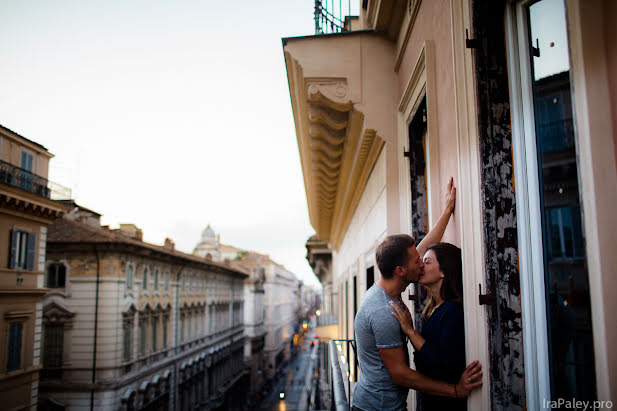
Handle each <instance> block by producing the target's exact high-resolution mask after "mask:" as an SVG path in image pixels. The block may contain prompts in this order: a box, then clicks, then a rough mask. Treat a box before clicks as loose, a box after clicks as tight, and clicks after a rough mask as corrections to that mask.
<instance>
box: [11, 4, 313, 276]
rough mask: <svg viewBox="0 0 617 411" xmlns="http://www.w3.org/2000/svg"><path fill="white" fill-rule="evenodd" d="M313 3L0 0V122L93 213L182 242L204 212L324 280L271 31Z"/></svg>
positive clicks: (187, 247)
mask: <svg viewBox="0 0 617 411" xmlns="http://www.w3.org/2000/svg"><path fill="white" fill-rule="evenodd" d="M313 8H314V2H313V0H264V1H255V0H245V1H231V0H227V1H213V0H202V1H197V0H173V1H170V0H169V1H161V0H148V1H142V0H129V1H127V0H121V1H117V0H106V1H82V0H74V1H69V0H54V1H53V2H51V1H48V0H0V56H1V60H2V64H1V65H0V124H2V125H3V126H4V127H7V128H9V129H11V130H13V131H15V132H17V133H18V134H20V135H22V136H24V137H26V138H28V139H30V140H33V141H36V142H37V143H39V144H42V145H43V146H45V147H46V148H47V149H48V150H49V151H50V152H51V153H52V154H54V156H55V157H54V158H53V159H52V160H51V162H50V171H49V179H50V180H51V181H53V182H55V183H58V184H61V185H63V186H65V187H68V188H70V189H71V190H72V197H73V199H74V200H75V201H76V202H77V203H78V204H79V205H81V206H84V207H86V208H89V209H91V210H94V211H96V212H98V213H101V214H102V215H103V216H102V224H104V225H110V226H111V228H117V227H118V225H119V224H120V223H134V224H135V225H137V226H138V227H139V228H141V229H142V230H143V233H144V240H145V241H147V242H150V243H154V244H163V243H164V241H165V238H166V237H170V238H172V239H173V240H174V241H175V243H176V249H178V250H180V251H184V252H188V253H190V252H192V250H193V248H194V247H195V245H196V244H197V242H198V241H199V240H200V236H201V231H202V230H203V229H204V228H205V227H206V226H207V225H208V224H211V225H212V227H213V229H214V230H215V231H216V232H217V233H219V234H220V239H221V242H222V243H224V244H229V245H233V246H235V247H238V248H243V249H248V250H254V251H257V252H261V253H265V254H269V255H270V256H271V257H272V258H273V259H274V260H275V261H277V262H279V263H281V264H284V265H285V266H286V267H287V268H288V269H289V270H290V271H292V272H294V273H295V274H296V275H298V277H299V278H301V279H303V280H304V281H306V282H307V283H310V284H318V281H317V279H316V277H315V276H314V274H313V273H312V270H311V268H310V266H309V265H308V263H307V261H306V258H305V256H306V248H305V242H306V240H307V239H308V237H309V236H311V235H312V234H314V230H313V228H312V227H311V225H310V222H309V219H308V211H307V205H306V194H305V190H304V183H303V178H302V170H301V167H300V159H299V154H298V146H297V140H296V134H295V126H294V122H293V113H292V109H291V102H290V97H289V89H288V85H287V75H286V71H285V61H284V55H283V49H282V43H281V38H282V37H293V36H302V35H311V34H313V33H314V21H313Z"/></svg>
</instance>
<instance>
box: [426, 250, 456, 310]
mask: <svg viewBox="0 0 617 411" xmlns="http://www.w3.org/2000/svg"><path fill="white" fill-rule="evenodd" d="M428 250H433V252H434V253H435V258H436V259H437V262H438V263H439V271H441V272H442V273H443V275H444V278H443V282H442V283H441V292H440V294H441V298H442V300H444V301H457V302H463V261H462V257H461V249H460V248H458V247H457V246H455V245H454V244H450V243H437V244H433V245H432V246H430V247H428V248H427V249H426V251H427V252H428ZM434 306H435V299H434V298H433V296H432V295H429V301H428V303H427V305H426V307H425V309H424V311H423V312H422V314H423V315H424V316H427V315H426V313H428V312H431V311H432V308H433V307H434ZM428 316H430V315H428Z"/></svg>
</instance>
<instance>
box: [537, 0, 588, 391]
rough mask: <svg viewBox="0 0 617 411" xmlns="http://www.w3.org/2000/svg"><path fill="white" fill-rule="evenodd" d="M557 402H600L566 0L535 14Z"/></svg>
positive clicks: (550, 1)
mask: <svg viewBox="0 0 617 411" xmlns="http://www.w3.org/2000/svg"><path fill="white" fill-rule="evenodd" d="M529 35H530V39H531V44H530V45H529V58H530V60H531V66H532V70H533V78H534V83H533V97H534V114H535V130H536V141H537V152H538V170H539V173H540V175H539V181H540V184H541V189H540V193H539V195H540V200H541V207H542V208H543V212H542V216H543V221H542V226H543V227H542V230H543V238H544V250H545V253H544V266H545V273H544V275H545V284H546V301H547V304H546V305H547V324H548V341H549V357H550V358H549V360H550V378H551V395H552V397H553V399H558V398H564V399H571V398H576V399H577V400H595V398H596V389H595V369H594V353H593V339H592V330H591V310H590V299H589V281H588V275H587V269H586V264H585V254H584V250H583V242H584V238H583V227H582V223H581V221H582V218H581V208H580V192H579V187H578V166H577V159H576V136H575V130H574V126H573V125H574V121H573V112H572V95H571V87H570V67H569V56H568V37H567V31H566V20H565V7H564V2H563V0H542V1H539V2H536V3H534V4H533V5H531V6H530V7H529Z"/></svg>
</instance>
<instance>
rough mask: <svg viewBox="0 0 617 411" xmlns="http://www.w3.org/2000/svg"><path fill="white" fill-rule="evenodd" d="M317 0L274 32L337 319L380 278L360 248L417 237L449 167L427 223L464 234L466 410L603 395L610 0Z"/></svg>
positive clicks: (608, 367) (610, 240) (611, 190)
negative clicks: (303, 20)
mask: <svg viewBox="0 0 617 411" xmlns="http://www.w3.org/2000/svg"><path fill="white" fill-rule="evenodd" d="M334 3H336V2H322V1H319V0H317V1H316V3H315V4H316V7H315V21H316V35H314V36H304V37H296V38H285V39H283V49H284V55H285V63H286V69H287V78H288V82H289V89H290V94H291V104H292V107H293V112H294V121H295V126H296V133H297V138H298V145H299V151H300V158H301V162H302V167H303V173H304V182H305V185H306V192H307V198H308V205H309V214H310V219H311V223H312V225H313V227H314V228H315V231H316V237H314V238H311V239H310V240H309V242H308V243H307V247H308V248H309V256H308V257H309V261H311V265H313V266H314V268H315V271H316V274H317V275H318V276H319V277H320V278H321V279H322V281H323V282H324V307H326V308H325V310H326V312H331V313H337V314H338V337H339V338H342V339H353V335H354V330H353V319H354V315H355V312H356V310H357V308H358V307H359V304H360V301H361V299H362V297H363V295H364V293H365V291H366V290H367V288H368V287H370V285H371V284H372V283H374V282H375V281H377V280H378V279H379V276H380V273H379V270H378V268H377V267H376V266H375V257H374V254H375V248H376V246H377V245H378V244H379V242H380V241H381V240H383V238H384V237H385V236H387V235H389V234H396V233H408V234H411V235H412V236H414V237H415V238H417V239H421V238H422V237H423V236H424V235H425V234H426V233H427V231H428V229H429V228H430V226H431V225H432V223H433V222H434V221H436V219H437V218H438V217H439V215H440V213H441V209H442V207H443V205H444V201H445V190H444V188H445V186H446V184H447V182H448V180H449V178H450V176H453V177H454V183H455V185H456V186H457V189H458V190H457V205H456V211H455V213H454V216H453V219H452V221H451V222H450V225H449V227H448V230H447V231H446V234H445V236H444V240H445V241H448V242H452V243H455V244H457V245H459V246H461V248H462V251H463V267H464V291H465V294H464V306H465V308H464V309H465V332H466V355H467V359H468V360H469V361H471V360H474V359H479V360H480V361H481V362H482V363H483V364H484V377H483V378H484V379H483V381H484V385H483V388H482V389H481V390H478V391H476V392H474V393H473V394H472V395H471V396H470V397H469V399H468V406H469V409H485V410H488V409H495V410H499V409H509V410H523V409H529V410H537V409H541V408H545V407H546V404H547V401H551V400H553V401H557V400H559V399H562V400H568V401H572V400H573V399H575V400H581V401H593V400H598V401H608V400H614V399H615V398H617V349H615V347H616V346H617V330H616V329H615V327H614V326H613V324H612V322H611V320H610V313H611V312H616V311H617V300H616V299H615V298H614V296H613V295H614V294H615V292H616V291H617V265H616V264H615V258H614V250H613V247H614V246H613V244H615V242H616V241H617V219H616V218H615V216H614V215H613V209H614V208H615V207H616V206H617V168H616V161H615V159H616V155H617V154H616V153H617V97H616V96H617V49H616V47H617V46H616V43H615V41H614V39H615V38H617V33H616V27H617V3H615V2H614V1H610V0H590V1H585V2H583V1H576V0H566V1H565V2H564V1H561V0H541V1H537V2H536V1H515V0H498V1H495V0H481V1H471V0H430V1H429V0H408V1H377V0H362V1H354V2H353V3H354V5H356V6H357V9H358V10H359V16H357V17H345V15H346V14H348V13H347V11H348V9H349V8H348V4H347V3H348V2H344V4H343V10H342V11H341V10H340V9H339V8H340V6H339V5H336V4H334ZM307 34H308V33H307ZM321 243H324V244H321ZM328 250H330V251H331V262H330V261H329V258H330V256H328V253H327V251H328ZM330 282H331V284H332V285H331V289H330V288H329V287H330ZM420 295H421V293H420V290H419V289H418V288H417V287H416V286H412V287H410V289H409V291H408V292H406V296H405V297H406V299H407V300H408V302H409V303H410V304H411V305H412V306H413V309H414V310H415V312H416V314H417V313H418V312H419V309H420V308H421V306H422V304H423V301H422V299H421V297H420ZM416 296H417V297H416ZM331 297H334V298H332V302H331V303H329V302H328V300H329V299H330V298H331ZM349 354H350V353H347V352H345V355H347V356H348V360H349V361H351V362H352V363H353V361H354V359H353V356H352V355H349ZM349 361H348V363H349ZM350 374H351V375H350V378H351V380H352V386H353V381H354V380H355V379H356V378H357V369H356V367H354V366H351V367H350ZM408 403H409V404H408V405H409V407H410V409H413V408H415V405H414V403H415V394H414V393H413V391H412V392H411V394H410V397H409V399H408Z"/></svg>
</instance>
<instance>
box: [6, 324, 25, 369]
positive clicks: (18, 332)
mask: <svg viewBox="0 0 617 411" xmlns="http://www.w3.org/2000/svg"><path fill="white" fill-rule="evenodd" d="M23 328H24V323H23V321H12V322H10V323H9V343H8V351H7V360H6V371H7V372H9V371H14V370H18V369H20V368H21V346H22V334H23Z"/></svg>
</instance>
